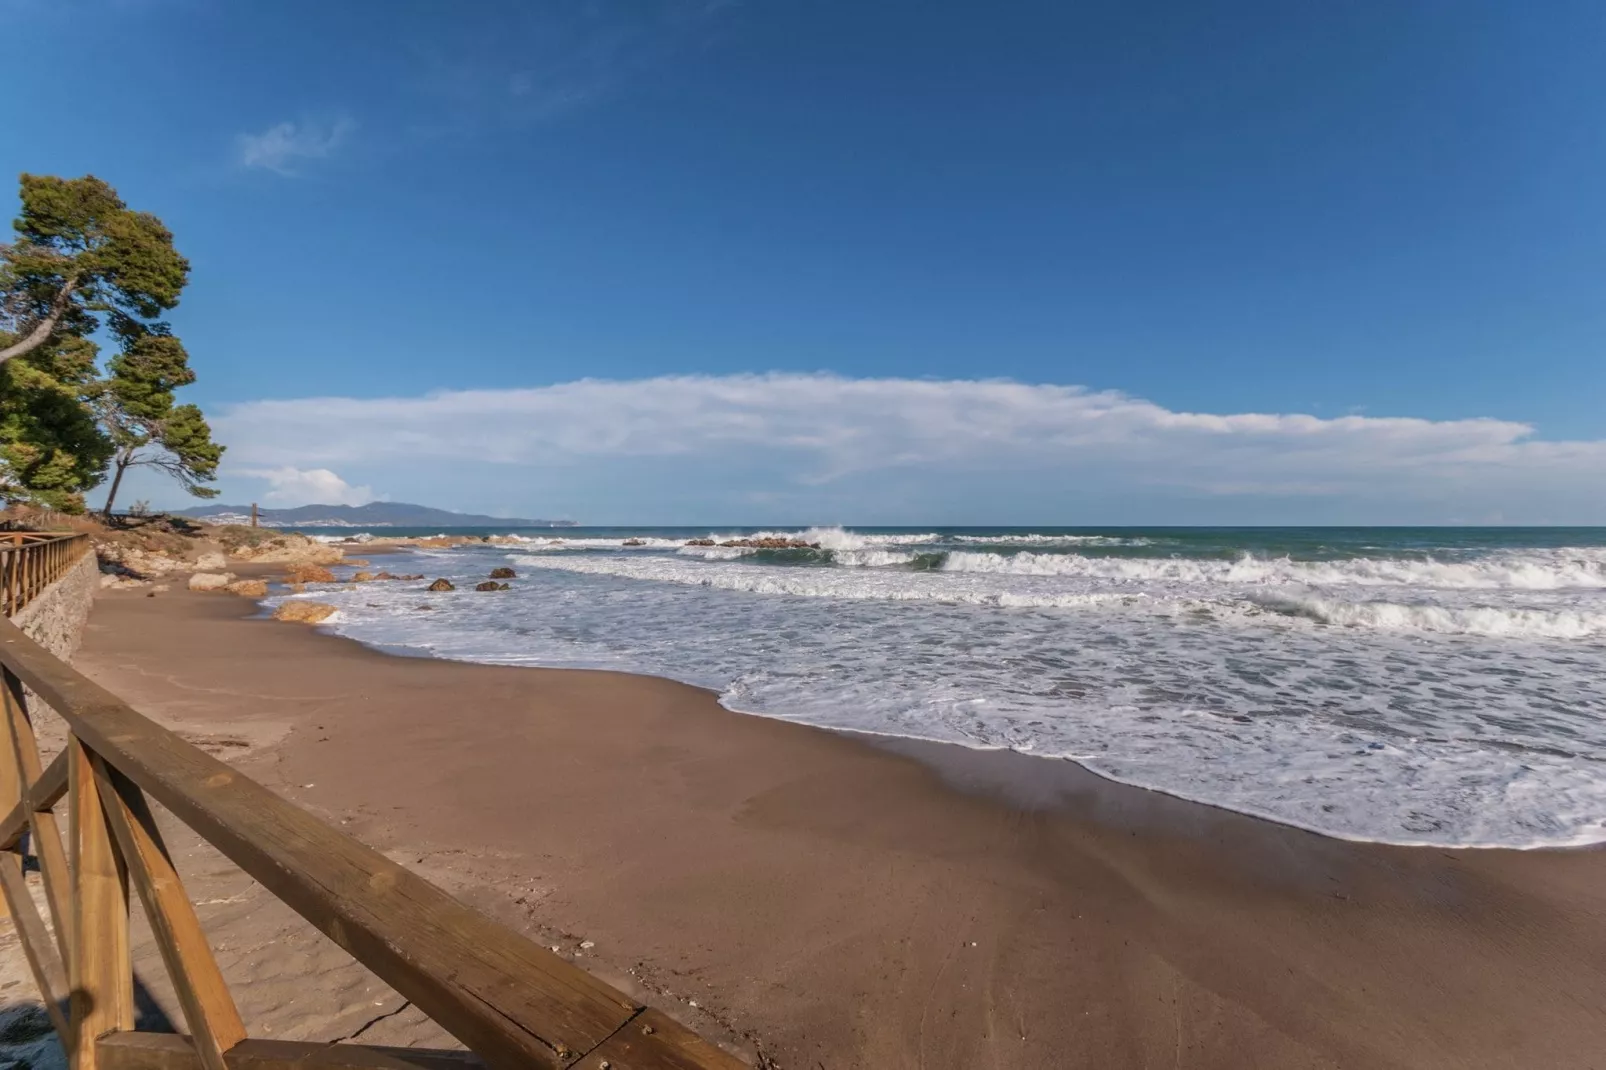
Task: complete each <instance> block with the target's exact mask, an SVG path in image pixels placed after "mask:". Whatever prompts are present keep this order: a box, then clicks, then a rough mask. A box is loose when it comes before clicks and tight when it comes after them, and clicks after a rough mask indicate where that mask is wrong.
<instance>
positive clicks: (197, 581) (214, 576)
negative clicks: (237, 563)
mask: <svg viewBox="0 0 1606 1070" xmlns="http://www.w3.org/2000/svg"><path fill="white" fill-rule="evenodd" d="M233 582H234V573H232V572H197V573H196V574H195V575H193V576H191V577H190V590H192V591H221V590H223V589H224V588H225V587H227V586H228V585H229V584H231V583H233Z"/></svg>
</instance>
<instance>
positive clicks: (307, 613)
mask: <svg viewBox="0 0 1606 1070" xmlns="http://www.w3.org/2000/svg"><path fill="white" fill-rule="evenodd" d="M335 612H336V611H335V607H334V606H331V605H329V604H328V603H327V602H308V601H306V600H305V599H300V598H296V599H292V600H291V601H289V602H286V603H284V604H283V605H281V606H280V607H279V608H278V609H276V610H274V611H273V619H274V620H286V621H291V622H293V623H296V624H317V623H319V622H320V621H325V620H328V619H329V618H330V617H332V616H334V614H335Z"/></svg>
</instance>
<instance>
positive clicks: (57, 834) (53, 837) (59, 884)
mask: <svg viewBox="0 0 1606 1070" xmlns="http://www.w3.org/2000/svg"><path fill="white" fill-rule="evenodd" d="M3 675H4V680H3V681H0V703H3V704H4V706H5V722H6V730H7V735H8V736H9V737H10V742H11V753H12V756H13V758H14V759H15V761H16V765H17V768H18V769H19V770H20V771H21V773H22V783H23V784H24V785H25V789H24V790H25V792H26V793H27V794H28V795H31V794H32V790H33V785H34V784H35V783H36V782H37V781H38V780H39V778H40V777H41V776H42V775H43V771H42V770H41V769H40V768H39V741H38V740H37V739H36V738H35V737H34V731H33V722H32V721H31V720H30V719H29V717H28V704H27V702H28V700H27V696H26V695H25V694H24V693H23V688H22V681H21V680H19V679H17V676H16V674H15V673H13V672H11V671H10V670H5V671H4V673H3ZM8 801H9V796H8ZM28 823H29V826H30V827H31V828H32V829H33V853H34V854H35V855H36V856H37V857H38V859H39V872H40V874H41V875H42V876H43V877H44V881H45V898H46V899H47V900H48V901H49V902H50V917H51V920H52V921H54V922H55V926H56V943H57V944H58V945H60V949H61V957H62V959H63V960H64V961H71V960H72V894H71V889H70V887H69V885H70V883H71V880H72V877H71V874H70V873H69V871H68V869H67V853H66V851H65V850H63V848H62V845H61V829H60V827H59V826H58V825H57V824H56V815H55V814H53V813H51V812H50V810H49V809H48V808H45V809H40V808H38V807H30V810H29V814H28Z"/></svg>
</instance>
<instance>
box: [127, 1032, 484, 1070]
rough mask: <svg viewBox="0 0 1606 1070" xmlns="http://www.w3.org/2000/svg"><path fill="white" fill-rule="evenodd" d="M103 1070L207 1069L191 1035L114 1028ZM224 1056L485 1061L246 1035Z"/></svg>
mask: <svg viewBox="0 0 1606 1070" xmlns="http://www.w3.org/2000/svg"><path fill="white" fill-rule="evenodd" d="M99 1047H100V1066H101V1070H202V1065H201V1060H200V1057H199V1056H197V1055H196V1054H195V1048H194V1046H193V1045H192V1044H191V1042H190V1038H189V1037H185V1036H177V1035H174V1034H171V1033H113V1034H112V1035H110V1036H106V1037H102V1038H101V1040H100V1045H99ZM224 1062H225V1063H226V1064H227V1066H228V1067H229V1070H301V1068H306V1070H477V1068H479V1067H483V1066H484V1065H485V1063H484V1062H482V1061H481V1060H480V1059H479V1058H478V1057H477V1056H475V1055H474V1054H473V1053H471V1052H466V1051H462V1052H459V1051H431V1050H428V1049H423V1048H377V1047H367V1046H364V1045H358V1044H310V1043H296V1042H292V1041H286V1040H243V1041H241V1042H240V1043H239V1044H237V1045H235V1046H234V1048H233V1049H231V1050H230V1051H229V1052H228V1054H227V1055H225V1056H224Z"/></svg>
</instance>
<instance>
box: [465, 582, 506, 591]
mask: <svg viewBox="0 0 1606 1070" xmlns="http://www.w3.org/2000/svg"><path fill="white" fill-rule="evenodd" d="M474 589H475V590H476V591H506V590H510V588H509V587H508V585H507V584H505V583H497V582H496V581H495V580H486V581H485V582H484V583H476V584H475V585H474Z"/></svg>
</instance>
